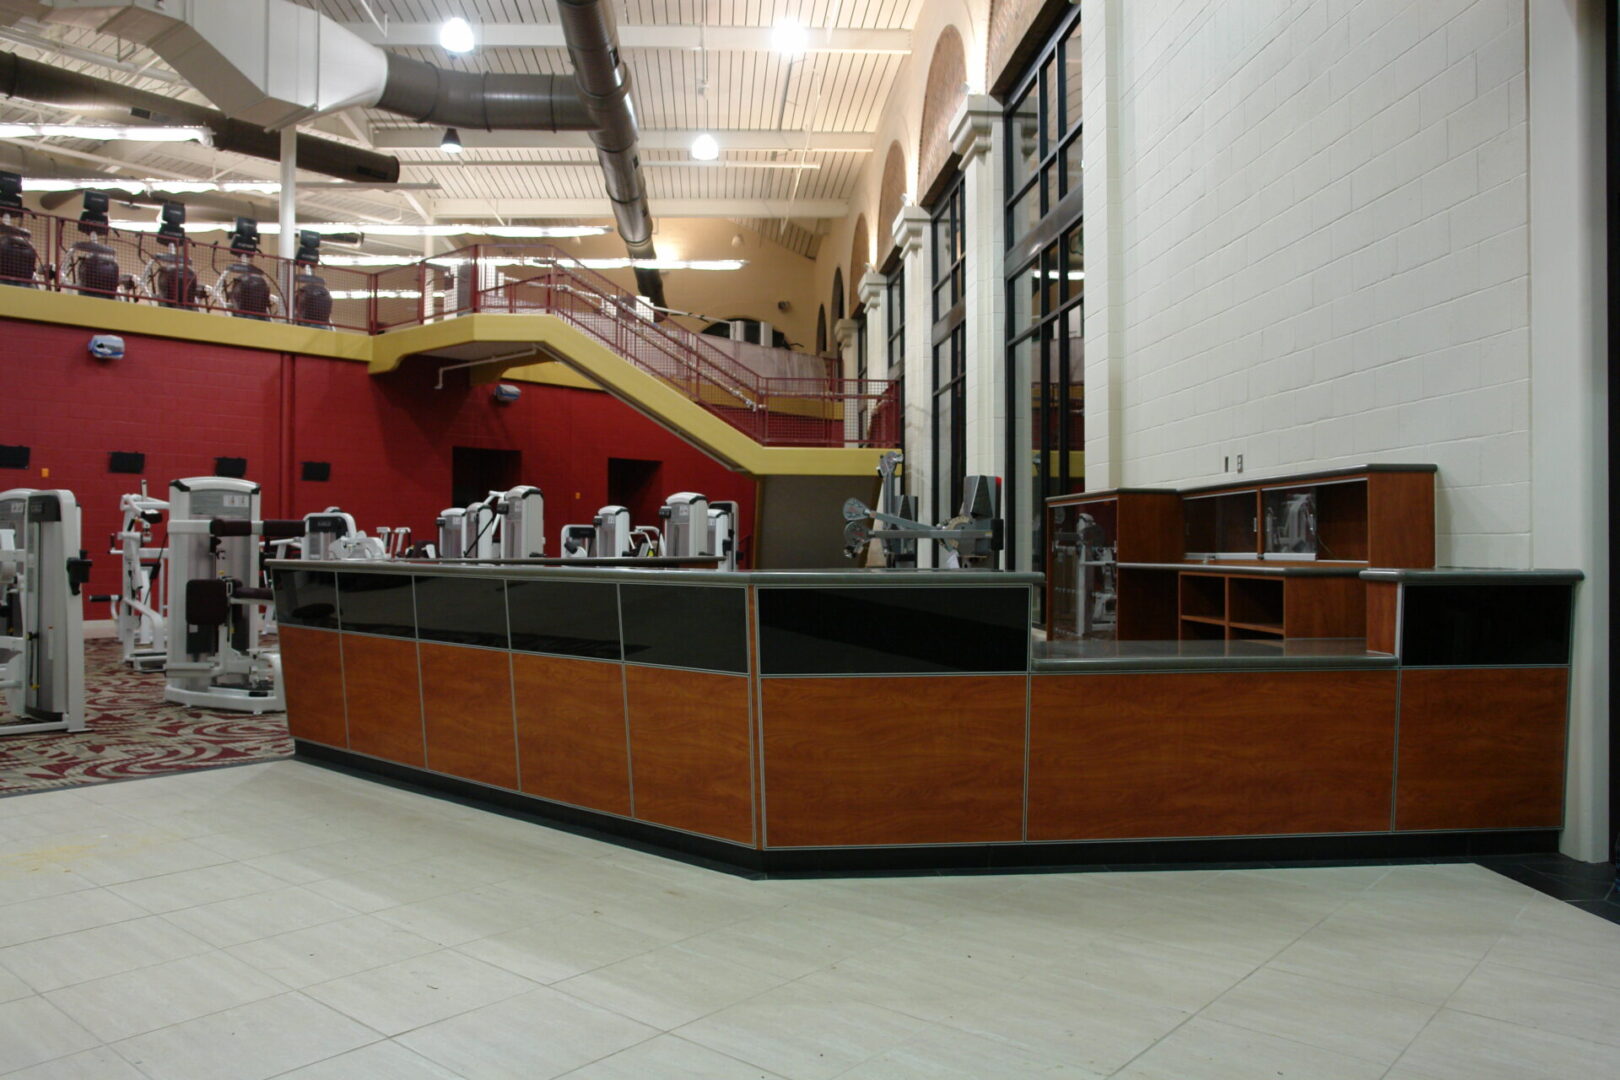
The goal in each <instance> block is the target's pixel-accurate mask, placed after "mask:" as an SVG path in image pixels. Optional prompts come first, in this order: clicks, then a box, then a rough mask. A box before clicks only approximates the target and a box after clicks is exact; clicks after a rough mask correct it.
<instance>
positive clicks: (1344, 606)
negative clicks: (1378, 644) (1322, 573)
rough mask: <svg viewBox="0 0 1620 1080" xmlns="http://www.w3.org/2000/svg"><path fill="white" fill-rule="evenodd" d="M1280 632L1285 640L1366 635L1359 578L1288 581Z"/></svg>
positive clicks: (1305, 578)
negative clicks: (1284, 636)
mask: <svg viewBox="0 0 1620 1080" xmlns="http://www.w3.org/2000/svg"><path fill="white" fill-rule="evenodd" d="M1287 590H1288V596H1287V611H1286V614H1285V616H1284V619H1283V627H1284V632H1285V633H1286V634H1287V635H1288V636H1289V637H1303V638H1318V637H1327V638H1358V637H1365V636H1366V635H1367V608H1366V604H1367V593H1366V588H1365V586H1363V585H1362V582H1361V579H1360V578H1359V577H1295V578H1289V579H1288V585H1287Z"/></svg>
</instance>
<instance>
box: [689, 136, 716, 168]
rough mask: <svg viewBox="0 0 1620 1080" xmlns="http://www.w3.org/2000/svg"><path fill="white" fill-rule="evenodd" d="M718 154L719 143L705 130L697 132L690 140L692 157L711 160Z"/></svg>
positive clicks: (699, 159)
mask: <svg viewBox="0 0 1620 1080" xmlns="http://www.w3.org/2000/svg"><path fill="white" fill-rule="evenodd" d="M719 156H720V143H719V142H718V141H717V140H716V139H715V137H714V136H713V135H710V134H709V133H708V132H707V131H700V132H698V137H697V138H695V139H693V140H692V157H694V158H696V159H697V160H698V161H713V160H714V159H715V158H717V157H719Z"/></svg>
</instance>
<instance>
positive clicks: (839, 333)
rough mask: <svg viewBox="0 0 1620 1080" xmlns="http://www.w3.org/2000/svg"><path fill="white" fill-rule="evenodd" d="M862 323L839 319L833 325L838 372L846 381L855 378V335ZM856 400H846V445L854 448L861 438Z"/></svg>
mask: <svg viewBox="0 0 1620 1080" xmlns="http://www.w3.org/2000/svg"><path fill="white" fill-rule="evenodd" d="M859 329H860V323H858V322H856V321H855V320H854V319H839V320H838V321H837V322H835V323H833V341H835V342H837V344H838V370H839V372H840V373H841V374H842V375H843V377H844V378H845V379H853V378H854V377H855V348H856V343H855V335H856V333H857V332H858V331H859ZM856 404H857V402H856V399H854V398H845V399H844V445H846V446H854V445H855V443H856V441H857V440H858V439H859V438H860V432H859V430H858V429H857V424H858V420H857V414H858V410H857V409H856Z"/></svg>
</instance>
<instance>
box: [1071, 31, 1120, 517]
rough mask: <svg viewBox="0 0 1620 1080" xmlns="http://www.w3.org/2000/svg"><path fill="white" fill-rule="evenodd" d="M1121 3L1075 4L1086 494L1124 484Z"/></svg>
mask: <svg viewBox="0 0 1620 1080" xmlns="http://www.w3.org/2000/svg"><path fill="white" fill-rule="evenodd" d="M1122 18H1123V16H1122V13H1121V0H1082V10H1081V15H1080V26H1081V52H1082V56H1083V60H1082V71H1083V72H1084V75H1083V77H1082V78H1083V85H1082V87H1081V101H1082V102H1083V106H1082V107H1083V109H1084V112H1085V133H1084V134H1083V135H1081V136H1080V138H1081V140H1082V150H1081V153H1082V155H1083V156H1084V159H1085V176H1084V179H1083V181H1082V183H1083V186H1084V189H1085V196H1084V198H1085V205H1086V326H1085V334H1086V405H1085V408H1086V488H1087V489H1088V490H1090V491H1102V490H1105V489H1108V488H1116V487H1122V486H1124V484H1125V483H1126V476H1125V468H1124V465H1125V463H1124V462H1123V461H1122V460H1121V456H1122V455H1121V453H1120V446H1121V441H1120V436H1121V427H1120V424H1121V413H1122V409H1123V401H1122V397H1121V395H1122V386H1123V379H1122V378H1121V372H1122V370H1123V363H1124V348H1125V346H1124V337H1125V334H1124V331H1125V319H1124V283H1123V281H1122V280H1121V278H1122V277H1123V261H1122V256H1123V251H1124V227H1123V221H1124V217H1123V215H1122V213H1121V210H1120V202H1121V182H1120V176H1119V72H1120V64H1121V56H1120V50H1121V45H1120V21H1121V19H1122Z"/></svg>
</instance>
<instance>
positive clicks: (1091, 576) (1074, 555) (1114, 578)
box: [1052, 506, 1118, 638]
mask: <svg viewBox="0 0 1620 1080" xmlns="http://www.w3.org/2000/svg"><path fill="white" fill-rule="evenodd" d="M1069 511H1070V508H1069V507H1061V506H1060V507H1056V508H1054V510H1053V523H1054V525H1056V527H1057V528H1056V534H1055V535H1054V536H1053V537H1052V551H1053V556H1054V561H1053V568H1052V587H1053V589H1054V590H1058V591H1062V590H1068V591H1070V592H1072V593H1073V611H1074V625H1073V626H1072V627H1069V628H1068V629H1069V630H1070V631H1071V632H1072V633H1073V634H1074V635H1075V636H1076V637H1080V638H1086V637H1091V636H1092V635H1094V634H1098V633H1106V632H1108V631H1112V630H1113V629H1114V628H1115V626H1116V623H1117V617H1116V615H1115V612H1116V603H1115V602H1116V599H1117V597H1118V591H1117V590H1118V585H1117V582H1118V575H1117V570H1118V566H1117V563H1116V561H1115V557H1114V545H1113V544H1111V543H1110V542H1109V540H1108V534H1107V533H1106V532H1105V531H1104V530H1103V528H1102V526H1101V525H1099V524H1098V523H1097V519H1096V518H1094V517H1092V516H1091V515H1090V514H1087V513H1085V512H1083V511H1082V512H1080V513H1078V514H1076V516H1075V521H1074V528H1073V529H1072V530H1071V529H1066V528H1064V525H1065V522H1064V520H1063V518H1064V515H1065V514H1067V513H1068V512H1069ZM1059 560H1062V561H1061V562H1059ZM1065 565H1066V566H1067V567H1070V568H1072V569H1073V573H1074V581H1073V584H1072V585H1070V584H1069V583H1068V582H1067V581H1066V580H1065V579H1066V577H1067V575H1066V574H1064V573H1063V572H1062V569H1061V568H1062V567H1063V566H1065Z"/></svg>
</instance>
